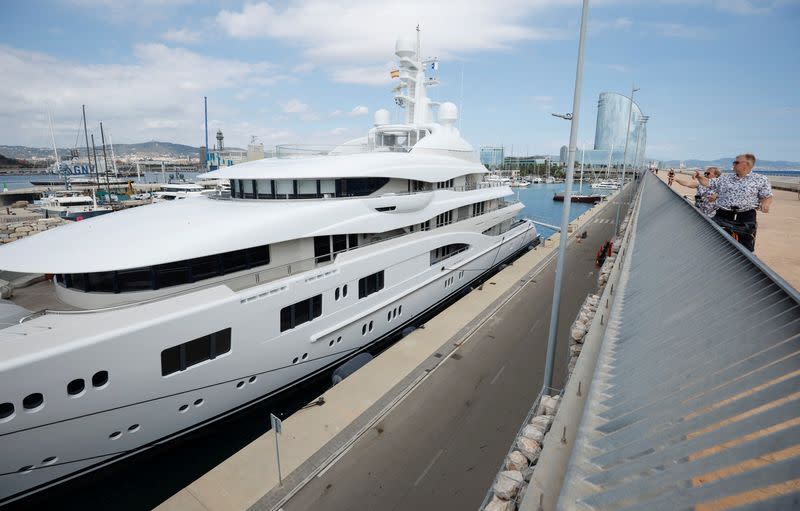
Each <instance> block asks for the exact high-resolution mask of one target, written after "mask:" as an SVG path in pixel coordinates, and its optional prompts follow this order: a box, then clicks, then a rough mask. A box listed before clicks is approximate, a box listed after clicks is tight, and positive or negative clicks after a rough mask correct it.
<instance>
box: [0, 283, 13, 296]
mask: <svg viewBox="0 0 800 511" xmlns="http://www.w3.org/2000/svg"><path fill="white" fill-rule="evenodd" d="M13 294H14V286H13V285H12V284H11V282H9V281H7V280H2V279H0V298H2V299H3V300H5V299H6V298H11V295H13Z"/></svg>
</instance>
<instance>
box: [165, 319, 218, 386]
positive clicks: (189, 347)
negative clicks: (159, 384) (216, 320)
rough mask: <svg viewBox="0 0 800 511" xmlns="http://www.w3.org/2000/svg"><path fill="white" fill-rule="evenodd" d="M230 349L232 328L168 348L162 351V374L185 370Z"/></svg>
mask: <svg viewBox="0 0 800 511" xmlns="http://www.w3.org/2000/svg"><path fill="white" fill-rule="evenodd" d="M230 350H231V329H230V328H226V329H225V330H220V331H219V332H214V333H213V334H209V335H204V336H203V337H199V338H197V339H194V340H191V341H189V342H185V343H183V344H179V345H177V346H173V347H171V348H167V349H165V350H164V351H162V352H161V375H162V376H167V375H168V374H172V373H176V372H178V371H184V370H186V369H187V368H189V367H191V366H193V365H195V364H199V363H200V362H205V361H206V360H212V359H214V358H216V357H217V356H219V355H222V354H223V353H227V352H229V351H230Z"/></svg>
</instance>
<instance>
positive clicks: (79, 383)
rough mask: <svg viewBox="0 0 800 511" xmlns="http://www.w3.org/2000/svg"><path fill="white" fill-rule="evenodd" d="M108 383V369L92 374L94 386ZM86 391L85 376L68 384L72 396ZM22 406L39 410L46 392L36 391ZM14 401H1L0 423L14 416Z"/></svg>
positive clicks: (68, 390) (31, 410) (98, 387)
mask: <svg viewBox="0 0 800 511" xmlns="http://www.w3.org/2000/svg"><path fill="white" fill-rule="evenodd" d="M107 385H108V371H97V372H96V373H94V375H93V376H92V386H93V387H94V388H96V389H103V388H105V387H106V386H107ZM85 392H86V382H85V381H84V380H83V378H76V379H74V380H72V381H71V382H69V383H68V384H67V394H68V395H69V396H70V397H72V398H77V397H80V396H82V395H83V394H84V393H85ZM22 408H23V409H24V410H25V411H26V412H29V413H34V412H38V411H39V410H41V409H42V408H44V394H42V393H41V392H34V393H32V394H28V395H27V396H25V398H24V399H23V400H22ZM14 412H15V407H14V403H0V423H3V422H8V421H10V420H11V419H13V418H14Z"/></svg>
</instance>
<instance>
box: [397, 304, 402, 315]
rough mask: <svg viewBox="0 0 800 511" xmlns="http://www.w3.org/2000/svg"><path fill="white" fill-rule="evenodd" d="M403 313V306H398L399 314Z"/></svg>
mask: <svg viewBox="0 0 800 511" xmlns="http://www.w3.org/2000/svg"><path fill="white" fill-rule="evenodd" d="M402 313H403V306H402V305H401V306H399V307H398V308H397V314H402Z"/></svg>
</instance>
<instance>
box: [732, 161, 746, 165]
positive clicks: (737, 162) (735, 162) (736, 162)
mask: <svg viewBox="0 0 800 511" xmlns="http://www.w3.org/2000/svg"><path fill="white" fill-rule="evenodd" d="M740 163H744V162H741V161H734V162H733V164H734V165H739V164H740Z"/></svg>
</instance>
